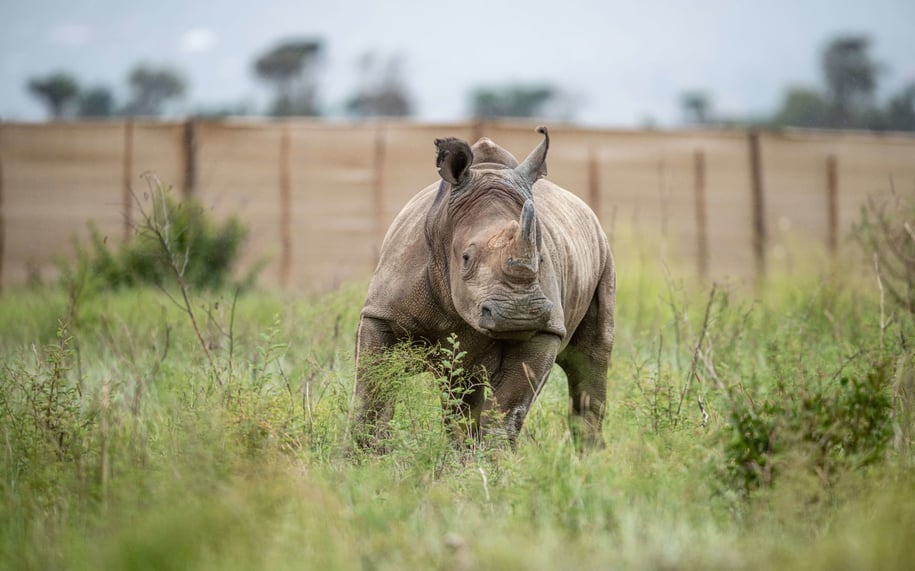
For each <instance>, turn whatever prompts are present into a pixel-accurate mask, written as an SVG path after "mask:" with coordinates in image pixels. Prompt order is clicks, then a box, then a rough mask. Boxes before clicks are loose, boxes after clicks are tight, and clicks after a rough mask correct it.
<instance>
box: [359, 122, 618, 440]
mask: <svg viewBox="0 0 915 571" xmlns="http://www.w3.org/2000/svg"><path fill="white" fill-rule="evenodd" d="M538 131H539V132H540V133H542V134H543V136H544V139H543V142H541V144H540V145H539V146H538V147H537V148H536V149H535V150H534V151H533V152H531V154H530V156H528V157H527V159H525V160H524V162H523V163H521V164H520V165H519V164H518V162H517V160H516V159H515V158H514V157H513V156H512V155H511V154H509V153H508V152H507V151H505V150H504V149H502V148H501V147H499V146H498V145H496V144H495V143H493V142H492V141H490V140H489V139H485V138H483V139H480V140H479V141H477V143H476V144H474V145H473V147H470V146H469V145H468V144H467V143H466V142H464V141H461V140H458V139H439V140H436V141H435V145H436V148H437V158H436V165H437V167H438V170H439V174H440V175H441V178H442V180H441V182H439V183H436V184H433V185H431V186H429V187H428V188H426V189H424V190H423V191H421V192H420V193H419V194H417V195H416V196H415V197H414V198H413V199H412V200H411V201H410V202H409V203H408V204H407V205H406V206H405V207H404V209H403V210H402V211H401V212H400V214H399V215H398V216H397V218H396V219H395V220H394V222H393V223H392V224H391V227H390V229H389V230H388V233H387V235H386V236H385V239H384V243H383V245H382V249H381V258H380V261H379V263H378V267H377V268H376V270H375V275H374V277H373V279H372V282H371V285H370V286H369V291H368V295H367V298H366V302H365V307H364V308H363V310H362V316H361V318H360V322H359V329H358V332H357V336H356V377H357V378H356V397H357V402H358V405H359V415H358V419H359V422H360V423H361V424H362V425H363V427H364V428H367V430H365V431H364V434H365V435H366V436H365V437H364V439H363V441H362V444H363V445H369V446H373V445H374V442H375V441H374V438H377V437H378V436H380V435H381V434H382V433H383V432H384V429H385V426H386V424H387V422H388V421H389V420H390V418H391V415H392V413H393V404H392V403H391V402H390V401H389V399H387V398H385V397H384V396H383V393H384V391H383V390H380V389H377V388H376V386H375V383H373V382H372V381H371V380H370V379H369V378H368V377H369V368H368V367H367V366H366V363H368V362H370V361H371V355H373V354H378V353H380V352H384V351H385V349H386V348H388V347H391V346H392V345H394V344H396V343H397V342H399V341H402V340H405V339H410V340H413V341H423V342H427V343H430V344H435V343H442V342H444V340H445V339H446V338H447V337H448V336H449V335H450V334H451V333H455V334H456V335H457V337H458V340H459V341H460V346H461V349H462V350H465V351H466V352H467V354H466V356H465V357H464V362H463V365H464V367H465V370H467V371H475V370H479V369H482V370H483V371H485V373H486V375H487V377H488V379H489V382H490V385H491V387H492V394H491V398H489V399H484V395H483V391H482V390H474V391H472V392H470V393H469V394H467V395H465V396H464V397H463V404H462V405H461V406H459V407H458V411H456V412H459V413H461V414H463V415H464V418H465V419H466V420H467V421H469V425H470V426H471V427H472V428H473V430H474V433H475V434H476V435H479V434H480V433H481V432H482V433H487V432H495V433H499V434H504V435H505V436H507V438H508V439H509V440H510V442H511V443H512V445H513V446H514V444H515V440H516V438H517V435H518V433H519V431H520V430H521V426H522V424H523V422H524V418H525V417H526V416H527V413H528V411H529V410H530V407H531V403H532V402H533V400H534V399H535V398H536V396H537V394H538V393H539V392H540V389H541V388H542V387H543V385H544V383H545V382H546V379H547V377H548V376H549V374H550V370H551V368H552V366H553V363H554V362H555V363H557V364H559V365H560V366H561V367H562V368H563V370H564V371H565V372H566V376H567V377H568V381H569V402H570V408H569V413H570V422H571V426H572V433H573V435H574V436H575V437H576V441H577V442H578V443H579V444H582V445H585V446H595V445H596V446H601V445H602V444H603V440H602V437H601V433H600V428H601V421H602V418H603V414H604V407H605V404H606V389H607V368H608V366H609V364H610V353H611V350H612V347H613V314H614V304H615V292H616V275H615V272H614V266H613V257H612V255H611V253H610V247H609V246H608V244H607V238H606V236H605V235H604V232H603V230H602V229H601V226H600V223H599V222H598V220H597V217H596V216H595V215H594V213H593V212H592V211H591V210H590V208H588V206H586V205H585V204H584V202H582V201H581V200H580V199H578V198H577V197H576V196H574V195H573V194H571V193H569V192H567V191H566V190H563V189H562V188H560V187H558V186H556V185H555V184H553V183H552V182H550V181H548V180H545V179H542V177H543V176H544V175H545V174H546V154H547V149H548V148H549V135H548V134H547V131H546V128H544V127H541V128H539V129H538ZM492 412H498V413H499V414H491V413H492Z"/></svg>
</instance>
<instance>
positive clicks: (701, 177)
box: [693, 150, 708, 280]
mask: <svg viewBox="0 0 915 571" xmlns="http://www.w3.org/2000/svg"><path fill="white" fill-rule="evenodd" d="M693 190H694V191H695V199H696V257H697V263H698V270H699V277H700V278H701V279H703V280H704V279H706V278H707V277H708V227H707V225H708V220H707V218H706V211H705V153H704V152H703V151H701V150H697V151H696V152H695V153H693Z"/></svg>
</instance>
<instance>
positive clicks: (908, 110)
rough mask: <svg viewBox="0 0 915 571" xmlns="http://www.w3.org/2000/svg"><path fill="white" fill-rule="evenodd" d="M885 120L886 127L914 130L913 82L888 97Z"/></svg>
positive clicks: (914, 96) (914, 86) (914, 90)
mask: <svg viewBox="0 0 915 571" xmlns="http://www.w3.org/2000/svg"><path fill="white" fill-rule="evenodd" d="M885 120H886V127H887V128H888V129H893V130H895V131H915V83H910V84H909V85H907V86H906V87H905V88H904V89H903V90H902V91H900V92H899V93H898V94H896V95H894V96H893V97H891V98H890V101H889V103H888V104H887V107H886V114H885Z"/></svg>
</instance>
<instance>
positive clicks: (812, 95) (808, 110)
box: [772, 87, 830, 128]
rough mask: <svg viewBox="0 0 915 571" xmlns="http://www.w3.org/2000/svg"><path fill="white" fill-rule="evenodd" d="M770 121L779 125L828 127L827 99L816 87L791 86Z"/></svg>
mask: <svg viewBox="0 0 915 571" xmlns="http://www.w3.org/2000/svg"><path fill="white" fill-rule="evenodd" d="M772 123H773V124H774V125H775V126H779V127H811V128H816V127H818V128H823V127H829V126H830V105H829V101H828V100H827V99H826V98H825V97H823V95H822V94H820V92H819V91H817V90H816V89H811V88H806V87H794V88H791V89H789V90H788V92H787V93H785V98H784V100H783V101H782V104H781V107H780V108H779V110H778V112H777V113H776V114H775V117H774V118H773V119H772Z"/></svg>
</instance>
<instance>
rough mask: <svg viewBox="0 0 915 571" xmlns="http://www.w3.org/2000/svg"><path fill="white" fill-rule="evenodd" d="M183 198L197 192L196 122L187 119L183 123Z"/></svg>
mask: <svg viewBox="0 0 915 571" xmlns="http://www.w3.org/2000/svg"><path fill="white" fill-rule="evenodd" d="M182 191H183V195H184V198H190V197H192V196H195V195H196V194H197V122H196V121H194V120H193V119H188V120H187V121H185V123H184V186H183V187H182Z"/></svg>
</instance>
